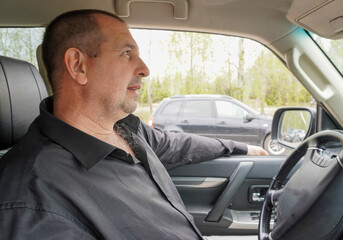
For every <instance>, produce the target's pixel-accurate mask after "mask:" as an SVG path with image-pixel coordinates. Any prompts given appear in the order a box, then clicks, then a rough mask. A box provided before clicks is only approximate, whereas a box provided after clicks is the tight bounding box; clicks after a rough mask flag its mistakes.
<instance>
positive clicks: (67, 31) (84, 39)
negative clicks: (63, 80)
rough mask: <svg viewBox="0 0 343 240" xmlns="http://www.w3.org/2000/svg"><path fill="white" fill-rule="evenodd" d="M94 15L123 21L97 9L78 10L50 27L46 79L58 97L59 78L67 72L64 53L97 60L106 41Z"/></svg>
mask: <svg viewBox="0 0 343 240" xmlns="http://www.w3.org/2000/svg"><path fill="white" fill-rule="evenodd" d="M95 14H103V15H107V16H110V17H113V18H115V19H117V20H118V21H120V22H123V23H124V21H123V20H122V19H121V18H119V17H118V16H116V15H114V14H112V13H109V12H106V11H102V10H96V9H85V10H75V11H70V12H66V13H63V14H61V15H59V16H58V17H56V18H55V19H54V20H53V21H51V23H50V24H49V25H48V26H47V28H46V30H45V33H44V38H43V43H42V57H43V62H44V65H45V67H46V70H47V75H48V78H49V80H50V83H51V85H52V90H53V92H54V94H55V95H56V94H57V93H58V91H59V89H60V84H59V78H60V77H61V74H62V73H63V69H64V53H65V51H66V50H67V49H68V48H73V47H74V48H77V49H79V50H80V51H81V52H83V53H85V54H87V55H88V56H90V57H92V58H95V57H97V56H98V54H99V51H100V45H101V43H102V42H103V41H104V39H105V38H104V35H103V34H102V32H101V29H100V27H99V25H98V22H97V20H96V18H95V17H94V15H95Z"/></svg>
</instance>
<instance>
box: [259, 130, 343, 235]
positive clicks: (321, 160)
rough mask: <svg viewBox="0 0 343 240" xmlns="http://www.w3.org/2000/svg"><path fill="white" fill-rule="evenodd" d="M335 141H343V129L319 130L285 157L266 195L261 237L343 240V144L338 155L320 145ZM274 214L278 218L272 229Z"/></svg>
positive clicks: (261, 219) (262, 214) (261, 218)
mask: <svg viewBox="0 0 343 240" xmlns="http://www.w3.org/2000/svg"><path fill="white" fill-rule="evenodd" d="M332 140H335V142H337V140H338V141H339V142H340V143H341V144H342V143H343V131H338V130H326V131H322V132H319V133H316V134H314V135H312V136H310V137H309V138H307V139H306V140H305V141H303V142H302V143H301V144H300V145H298V147H297V148H296V149H295V150H294V151H293V152H292V153H291V154H290V155H289V156H288V158H287V159H286V160H285V162H284V163H283V165H282V166H281V167H280V170H279V172H278V173H277V175H276V176H275V177H274V178H273V181H272V182H271V184H270V187H269V189H268V191H267V193H266V195H265V200H264V203H263V207H262V211H261V216H260V223H259V240H272V239H273V240H278V239H292V240H296V239H330V240H331V239H341V236H342V234H343V227H342V226H343V220H342V219H343V218H342V217H343V210H342V209H343V208H342V206H343V205H341V204H343V200H342V199H343V189H342V187H341V186H342V184H343V174H342V173H343V170H342V168H343V150H342V145H339V154H338V155H333V154H332V153H330V152H328V151H326V150H324V149H322V148H321V147H320V146H321V144H322V143H323V142H326V143H327V142H328V141H330V142H331V143H332ZM339 142H337V143H339ZM336 146H337V145H336ZM337 148H338V147H337ZM300 159H303V161H302V163H301V166H300V167H299V168H298V170H297V171H296V172H295V173H294V174H293V175H292V177H291V178H290V179H289V180H288V178H287V176H288V175H289V173H290V172H291V171H292V169H293V168H294V167H295V165H296V164H297V163H298V162H299V160H300ZM299 164H300V162H299ZM287 180H288V181H287ZM286 182H287V183H286ZM341 189H342V190H341ZM273 213H275V221H274V228H273V229H272V230H271V223H272V214H273Z"/></svg>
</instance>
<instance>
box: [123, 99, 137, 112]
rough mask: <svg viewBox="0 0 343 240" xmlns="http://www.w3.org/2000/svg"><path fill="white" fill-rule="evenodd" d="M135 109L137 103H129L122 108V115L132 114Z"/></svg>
mask: <svg viewBox="0 0 343 240" xmlns="http://www.w3.org/2000/svg"><path fill="white" fill-rule="evenodd" d="M136 109H137V102H136V101H135V102H130V103H125V104H124V105H123V106H122V110H123V112H124V113H126V114H127V115H128V114H130V113H133V112H134V111H136Z"/></svg>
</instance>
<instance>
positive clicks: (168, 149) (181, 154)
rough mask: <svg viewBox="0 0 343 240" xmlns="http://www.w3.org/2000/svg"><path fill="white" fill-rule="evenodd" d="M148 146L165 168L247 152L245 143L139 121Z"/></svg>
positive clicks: (140, 130) (140, 129)
mask: <svg viewBox="0 0 343 240" xmlns="http://www.w3.org/2000/svg"><path fill="white" fill-rule="evenodd" d="M139 132H141V133H142V134H143V136H144V138H145V140H146V141H147V142H148V144H149V145H150V147H151V148H152V149H153V151H154V152H155V153H156V155H157V156H158V158H159V159H160V160H161V162H162V164H163V165H164V166H165V167H166V168H167V169H172V168H175V167H178V166H181V165H185V164H190V163H198V162H203V161H206V160H210V159H214V158H216V157H220V156H224V155H230V154H247V152H248V147H247V145H246V144H245V143H241V142H236V141H231V140H224V139H216V138H208V137H202V136H199V135H194V134H188V133H173V132H168V131H165V130H162V129H159V128H152V127H150V126H148V125H147V124H145V123H143V122H141V124H140V127H139Z"/></svg>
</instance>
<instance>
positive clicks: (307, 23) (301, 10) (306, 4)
mask: <svg viewBox="0 0 343 240" xmlns="http://www.w3.org/2000/svg"><path fill="white" fill-rule="evenodd" d="M342 9H343V1H342V0H317V1H313V0H294V1H293V3H292V5H291V7H290V9H289V11H288V13H287V19H288V20H289V21H291V22H292V23H294V24H296V25H298V26H300V27H302V28H304V29H306V30H308V31H310V32H313V33H315V34H317V35H319V36H322V37H325V38H332V39H338V38H343V11H342Z"/></svg>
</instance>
